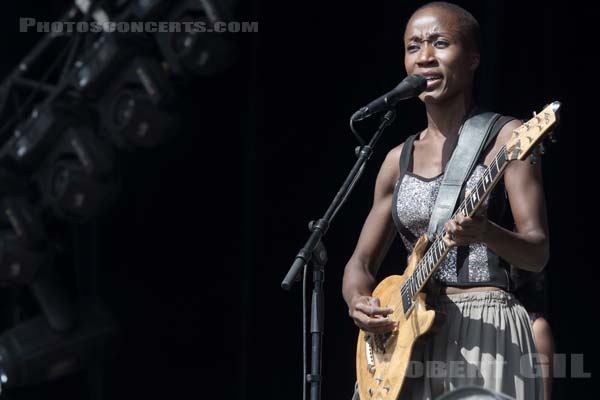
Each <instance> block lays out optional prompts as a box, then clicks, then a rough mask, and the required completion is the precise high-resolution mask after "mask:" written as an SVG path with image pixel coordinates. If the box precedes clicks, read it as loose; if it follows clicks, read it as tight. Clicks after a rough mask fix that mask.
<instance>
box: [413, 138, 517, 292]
mask: <svg viewBox="0 0 600 400" xmlns="http://www.w3.org/2000/svg"><path fill="white" fill-rule="evenodd" d="M508 163H509V159H508V154H507V149H506V146H502V149H500V151H499V152H498V153H497V154H496V157H495V158H494V161H492V163H491V164H490V165H489V167H488V168H487V169H486V170H485V172H484V173H483V176H482V177H481V179H479V181H478V182H477V184H476V185H475V187H474V188H473V190H471V192H470V193H469V195H468V196H467V197H466V198H465V200H464V201H463V202H462V203H461V205H460V206H459V207H458V208H457V210H456V212H455V213H454V215H453V216H452V218H455V217H456V215H457V214H459V213H463V214H464V215H466V216H469V217H472V216H473V215H474V214H475V213H476V212H477V210H478V209H479V207H480V206H481V205H482V204H483V202H484V201H485V198H486V197H487V196H488V195H489V194H490V192H491V191H492V189H493V188H494V186H496V183H498V181H499V180H500V178H501V177H502V174H504V170H505V169H506V166H507V165H508ZM445 234H446V231H445V230H442V232H441V233H440V234H439V235H438V236H437V238H436V239H435V241H434V242H433V244H432V245H431V246H430V247H429V249H427V252H426V253H425V255H424V256H423V258H422V259H421V260H420V261H419V263H418V264H417V266H416V267H415V269H414V271H413V273H412V274H411V275H410V277H409V278H408V279H407V280H406V281H405V282H404V284H403V285H402V292H403V294H405V295H408V296H410V298H414V296H415V295H416V294H417V293H418V292H420V291H421V290H422V289H423V287H424V286H425V284H426V283H427V281H428V280H429V278H430V277H431V276H432V275H433V273H434V272H435V270H436V269H437V267H438V266H439V265H440V264H441V263H442V261H443V260H444V258H445V257H446V255H447V254H448V252H449V251H450V247H448V246H447V245H446V243H445V242H444V241H443V240H442V238H443V237H444V235H445Z"/></svg>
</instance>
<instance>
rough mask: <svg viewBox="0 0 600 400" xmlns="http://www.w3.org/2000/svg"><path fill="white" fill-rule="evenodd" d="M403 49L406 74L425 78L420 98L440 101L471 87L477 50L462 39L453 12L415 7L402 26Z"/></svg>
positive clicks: (426, 101) (424, 100) (433, 101)
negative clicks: (405, 23) (403, 28)
mask: <svg viewBox="0 0 600 400" xmlns="http://www.w3.org/2000/svg"><path fill="white" fill-rule="evenodd" d="M404 50H405V54H404V66H405V68H406V72H407V74H408V75H412V74H421V75H424V76H425V77H426V78H427V89H425V91H424V92H423V93H421V95H420V96H419V98H420V99H421V100H422V101H423V102H425V103H442V102H444V101H446V100H448V99H452V98H454V97H455V96H457V95H459V94H460V93H463V92H464V91H470V90H471V85H472V80H473V75H474V73H475V70H476V69H477V66H478V65H479V54H478V53H476V52H475V51H472V50H470V49H469V46H468V45H467V44H466V43H465V40H464V38H463V33H462V32H461V31H460V25H459V24H458V22H457V18H456V16H454V15H453V14H451V13H448V12H444V11H443V10H442V9H439V8H434V7H432V8H426V9H423V10H420V11H418V12H417V13H416V14H415V15H413V16H412V17H411V19H410V21H408V24H407V26H406V31H405V33H404Z"/></svg>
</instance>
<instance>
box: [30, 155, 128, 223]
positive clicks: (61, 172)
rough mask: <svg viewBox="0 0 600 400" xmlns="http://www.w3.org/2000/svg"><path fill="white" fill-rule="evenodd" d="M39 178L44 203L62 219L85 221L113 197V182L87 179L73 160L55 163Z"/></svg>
mask: <svg viewBox="0 0 600 400" xmlns="http://www.w3.org/2000/svg"><path fill="white" fill-rule="evenodd" d="M41 175H42V178H41V180H42V190H43V192H44V198H45V202H46V204H49V205H50V206H51V207H52V209H53V210H54V212H55V213H56V215H58V216H59V217H62V218H64V219H68V220H72V221H75V222H83V221H87V220H89V219H90V218H92V217H94V216H96V215H98V214H99V213H101V212H102V211H103V210H105V209H106V208H107V207H108V206H109V205H110V204H111V203H112V201H113V200H114V198H115V194H116V190H117V185H116V182H115V181H114V180H106V181H102V180H99V179H96V178H94V177H92V176H90V175H89V174H88V173H87V172H86V170H85V168H84V167H83V166H82V165H81V163H80V162H79V161H76V160H57V161H55V162H54V164H52V165H51V166H50V167H48V169H47V170H45V171H43V172H42V174H41Z"/></svg>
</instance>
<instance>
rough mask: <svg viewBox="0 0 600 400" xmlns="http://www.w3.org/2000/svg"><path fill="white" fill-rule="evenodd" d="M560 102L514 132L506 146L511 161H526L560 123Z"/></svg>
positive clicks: (535, 115)
mask: <svg viewBox="0 0 600 400" xmlns="http://www.w3.org/2000/svg"><path fill="white" fill-rule="evenodd" d="M559 109H560V102H558V101H555V102H553V103H551V104H549V105H548V106H546V108H544V109H543V110H542V111H541V112H539V113H538V114H534V117H533V118H531V119H530V120H529V121H527V122H525V123H524V124H523V125H521V126H520V127H518V128H517V129H515V130H514V131H513V134H512V136H511V138H510V140H509V141H508V143H507V144H506V150H507V154H508V159H509V160H511V161H512V160H525V159H526V158H527V157H528V156H529V154H530V153H531V152H532V151H533V150H534V148H535V147H536V146H538V145H539V144H540V143H541V141H542V140H543V139H544V137H545V136H546V135H549V134H550V133H551V129H552V128H553V127H555V125H556V124H557V123H558V115H559V114H558V111H559Z"/></svg>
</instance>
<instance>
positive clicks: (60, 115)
mask: <svg viewBox="0 0 600 400" xmlns="http://www.w3.org/2000/svg"><path fill="white" fill-rule="evenodd" d="M68 122H69V121H68V117H67V114H66V113H65V112H64V110H63V111H61V110H60V109H59V108H58V106H56V105H52V104H50V105H44V106H41V107H40V108H35V109H34V110H33V111H32V113H31V115H30V117H29V118H28V119H27V120H25V121H24V122H22V123H21V124H20V125H19V126H17V128H16V129H15V131H14V135H13V137H12V138H11V139H10V140H9V141H8V142H7V144H6V146H8V149H7V152H8V155H9V157H10V158H11V159H12V160H13V161H14V162H16V163H17V164H18V165H19V166H21V167H24V168H27V169H28V168H31V167H32V166H34V165H35V164H36V163H37V162H39V161H40V159H41V157H42V156H43V154H44V150H47V149H48V147H49V146H51V144H52V142H53V141H55V140H56V138H57V137H58V135H59V134H60V132H61V131H62V130H63V129H64V128H65V127H66V126H67V124H68Z"/></svg>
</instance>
